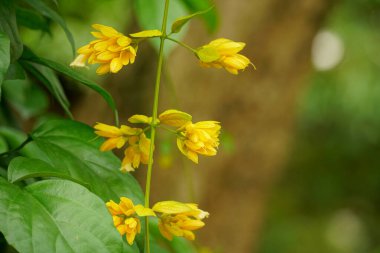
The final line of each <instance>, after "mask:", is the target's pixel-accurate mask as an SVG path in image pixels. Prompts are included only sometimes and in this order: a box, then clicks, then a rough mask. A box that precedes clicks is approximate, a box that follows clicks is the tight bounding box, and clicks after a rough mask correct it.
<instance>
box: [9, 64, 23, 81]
mask: <svg viewBox="0 0 380 253" xmlns="http://www.w3.org/2000/svg"><path fill="white" fill-rule="evenodd" d="M25 78H26V76H25V71H24V69H23V68H22V66H21V65H20V64H19V63H18V62H15V63H11V64H10V65H9V68H8V72H7V75H6V76H5V80H24V79H25Z"/></svg>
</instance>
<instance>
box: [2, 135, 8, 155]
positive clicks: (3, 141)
mask: <svg viewBox="0 0 380 253" xmlns="http://www.w3.org/2000/svg"><path fill="white" fill-rule="evenodd" d="M7 151H8V144H7V142H6V140H5V139H4V137H2V136H1V135H0V154H1V153H4V152H7Z"/></svg>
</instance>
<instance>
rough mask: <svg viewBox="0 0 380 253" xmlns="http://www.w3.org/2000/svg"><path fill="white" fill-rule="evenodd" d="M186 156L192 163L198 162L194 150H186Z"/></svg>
mask: <svg viewBox="0 0 380 253" xmlns="http://www.w3.org/2000/svg"><path fill="white" fill-rule="evenodd" d="M186 156H187V158H189V159H190V160H191V161H193V162H194V163H196V164H198V155H197V153H195V152H193V151H191V150H189V151H188V152H187V155H186Z"/></svg>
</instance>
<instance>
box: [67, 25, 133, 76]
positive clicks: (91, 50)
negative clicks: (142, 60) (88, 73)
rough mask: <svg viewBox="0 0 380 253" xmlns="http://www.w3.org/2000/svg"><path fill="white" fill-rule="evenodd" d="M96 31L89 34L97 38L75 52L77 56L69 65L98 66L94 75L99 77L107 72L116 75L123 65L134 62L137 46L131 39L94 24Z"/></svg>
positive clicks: (106, 27)
mask: <svg viewBox="0 0 380 253" xmlns="http://www.w3.org/2000/svg"><path fill="white" fill-rule="evenodd" d="M92 27H93V28H94V29H95V30H97V31H95V32H91V34H92V35H93V36H94V37H95V38H97V39H96V40H93V41H91V42H90V43H89V44H87V45H85V46H83V47H81V48H79V49H78V50H77V52H78V54H79V56H78V57H77V58H76V59H75V60H74V61H73V62H72V63H71V64H70V66H74V67H83V66H85V63H86V61H87V62H88V63H89V64H97V63H98V64H100V66H99V67H98V69H97V70H96V73H97V74H99V75H103V74H106V73H108V72H112V73H117V72H118V71H119V70H120V69H121V68H122V67H123V66H124V65H128V64H129V63H134V62H135V57H136V51H137V45H136V44H132V39H131V38H129V37H127V36H125V35H123V34H122V33H119V32H118V31H116V30H115V29H114V28H112V27H109V26H105V25H99V24H94V25H92Z"/></svg>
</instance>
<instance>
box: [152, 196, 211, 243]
mask: <svg viewBox="0 0 380 253" xmlns="http://www.w3.org/2000/svg"><path fill="white" fill-rule="evenodd" d="M152 209H153V211H155V212H157V213H160V215H159V223H158V228H159V230H160V233H161V234H162V236H163V237H165V238H166V239H168V240H172V239H173V236H181V237H185V238H186V239H188V240H194V239H195V235H194V233H193V232H192V231H194V230H197V229H200V228H202V227H203V226H204V225H205V223H204V222H203V221H202V220H203V219H204V218H206V217H208V216H209V213H208V212H205V211H202V210H201V209H199V208H198V206H197V205H196V204H187V203H181V202H177V201H162V202H158V203H156V204H155V205H154V206H153V208H152Z"/></svg>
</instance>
